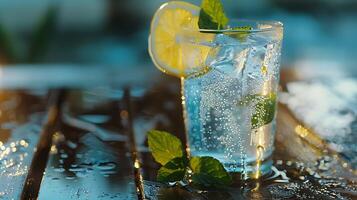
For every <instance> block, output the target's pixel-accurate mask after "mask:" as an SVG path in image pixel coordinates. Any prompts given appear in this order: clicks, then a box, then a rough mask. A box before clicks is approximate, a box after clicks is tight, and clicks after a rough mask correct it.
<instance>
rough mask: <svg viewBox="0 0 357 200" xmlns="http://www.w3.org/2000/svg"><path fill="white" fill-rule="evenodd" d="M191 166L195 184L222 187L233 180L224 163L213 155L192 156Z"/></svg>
mask: <svg viewBox="0 0 357 200" xmlns="http://www.w3.org/2000/svg"><path fill="white" fill-rule="evenodd" d="M190 168H191V169H192V172H193V174H192V182H193V183H194V184H197V185H201V186H204V187H220V186H226V185H229V184H231V182H232V177H231V176H230V175H229V173H228V172H227V171H226V170H225V169H224V167H223V165H222V164H221V163H220V162H219V161H218V160H217V159H215V158H213V157H209V156H204V157H192V158H191V160H190Z"/></svg>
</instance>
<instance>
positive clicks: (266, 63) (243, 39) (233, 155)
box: [182, 20, 283, 176]
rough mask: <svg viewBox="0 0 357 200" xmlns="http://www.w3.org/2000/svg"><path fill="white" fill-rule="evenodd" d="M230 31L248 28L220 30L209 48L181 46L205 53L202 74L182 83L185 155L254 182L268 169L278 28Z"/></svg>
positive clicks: (258, 25)
mask: <svg viewBox="0 0 357 200" xmlns="http://www.w3.org/2000/svg"><path fill="white" fill-rule="evenodd" d="M230 26H231V27H237V26H239V27H242V26H243V27H251V28H250V29H248V30H247V29H244V28H243V29H244V30H242V29H227V30H222V31H220V33H216V34H214V39H213V40H212V41H210V42H206V41H201V42H200V41H197V40H195V41H194V42H193V41H192V40H190V39H187V40H185V39H183V40H182V42H192V43H194V45H199V46H201V45H203V46H207V47H209V48H210V51H209V53H208V56H207V57H206V59H205V61H204V64H205V66H204V67H205V70H204V72H201V73H197V74H193V75H192V76H188V77H185V78H182V95H183V106H184V108H183V109H184V118H185V125H186V129H187V130H186V131H187V134H188V142H189V147H190V154H191V156H212V157H215V158H216V159H218V160H220V161H221V162H222V163H223V165H224V167H225V168H226V169H227V170H228V171H230V172H239V173H243V174H255V175H256V176H260V175H261V174H264V173H266V172H268V171H270V168H271V163H272V162H271V160H270V157H271V155H272V152H273V149H274V136H275V124H276V123H275V116H276V107H277V89H278V82H279V71H280V69H279V68H280V54H281V53H280V52H281V43H282V38H283V25H282V23H280V22H275V21H249V20H246V21H245V20H241V21H233V23H231V24H230ZM200 31H201V32H203V33H204V34H212V32H215V31H216V30H200ZM188 34H189V33H188Z"/></svg>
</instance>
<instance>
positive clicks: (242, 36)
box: [229, 26, 253, 42]
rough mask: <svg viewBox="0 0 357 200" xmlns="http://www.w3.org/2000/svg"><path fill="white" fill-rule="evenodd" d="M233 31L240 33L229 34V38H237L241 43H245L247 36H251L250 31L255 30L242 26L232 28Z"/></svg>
mask: <svg viewBox="0 0 357 200" xmlns="http://www.w3.org/2000/svg"><path fill="white" fill-rule="evenodd" d="M232 30H233V31H239V32H233V33H229V36H230V37H232V38H236V39H238V40H239V41H241V42H244V41H245V40H246V39H247V36H248V35H249V33H250V32H249V31H251V30H253V27H251V26H240V27H234V28H232Z"/></svg>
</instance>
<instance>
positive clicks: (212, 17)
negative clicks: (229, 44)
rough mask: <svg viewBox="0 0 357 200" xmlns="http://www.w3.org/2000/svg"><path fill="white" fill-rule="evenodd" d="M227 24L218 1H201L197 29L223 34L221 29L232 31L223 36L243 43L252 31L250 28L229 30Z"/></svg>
mask: <svg viewBox="0 0 357 200" xmlns="http://www.w3.org/2000/svg"><path fill="white" fill-rule="evenodd" d="M228 22H229V19H228V17H227V16H226V14H225V12H224V8H223V5H222V3H221V1H220V0H202V3H201V10H200V15H199V19H198V27H199V28H200V29H206V30H210V32H213V33H223V32H220V30H222V29H228V30H232V31H233V32H225V34H228V36H230V37H233V38H236V39H238V40H240V41H242V42H244V41H245V39H246V38H247V36H248V35H249V31H251V30H252V29H253V28H252V27H251V26H239V27H233V28H229V27H228V26H227V25H228ZM234 31H237V32H234Z"/></svg>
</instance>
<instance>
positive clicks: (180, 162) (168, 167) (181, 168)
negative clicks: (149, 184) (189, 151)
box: [157, 158, 186, 182]
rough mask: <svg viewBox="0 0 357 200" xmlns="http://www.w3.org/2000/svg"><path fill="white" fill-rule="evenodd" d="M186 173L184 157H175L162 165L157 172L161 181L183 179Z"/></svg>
mask: <svg viewBox="0 0 357 200" xmlns="http://www.w3.org/2000/svg"><path fill="white" fill-rule="evenodd" d="M185 173H186V165H185V162H184V158H174V159H172V160H170V161H169V162H168V163H166V164H165V165H164V166H162V167H161V168H160V169H159V171H158V173H157V180H158V181H159V182H176V181H181V180H182V179H183V178H184V176H185Z"/></svg>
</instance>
